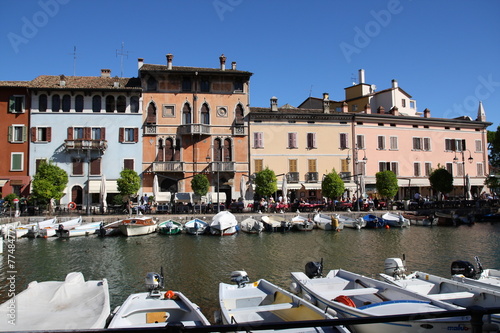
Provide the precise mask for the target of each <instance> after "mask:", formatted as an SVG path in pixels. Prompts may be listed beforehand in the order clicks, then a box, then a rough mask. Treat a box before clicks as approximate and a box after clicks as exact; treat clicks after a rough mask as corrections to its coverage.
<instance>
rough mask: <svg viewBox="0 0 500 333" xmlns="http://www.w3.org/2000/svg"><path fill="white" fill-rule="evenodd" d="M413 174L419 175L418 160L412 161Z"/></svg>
mask: <svg viewBox="0 0 500 333" xmlns="http://www.w3.org/2000/svg"><path fill="white" fill-rule="evenodd" d="M413 176H415V177H420V162H414V163H413Z"/></svg>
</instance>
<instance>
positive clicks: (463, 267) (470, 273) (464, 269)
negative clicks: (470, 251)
mask: <svg viewBox="0 0 500 333" xmlns="http://www.w3.org/2000/svg"><path fill="white" fill-rule="evenodd" d="M451 275H463V276H465V277H467V278H470V279H473V278H474V277H475V276H476V269H475V268H474V265H472V264H471V263H470V262H468V261H464V260H457V261H454V262H452V263H451Z"/></svg>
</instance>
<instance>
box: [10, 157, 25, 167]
mask: <svg viewBox="0 0 500 333" xmlns="http://www.w3.org/2000/svg"><path fill="white" fill-rule="evenodd" d="M23 163H24V154H23V153H11V154H10V171H23Z"/></svg>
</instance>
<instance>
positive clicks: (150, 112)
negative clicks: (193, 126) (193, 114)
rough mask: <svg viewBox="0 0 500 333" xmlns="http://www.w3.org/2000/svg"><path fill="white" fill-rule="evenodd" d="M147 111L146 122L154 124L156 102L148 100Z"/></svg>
mask: <svg viewBox="0 0 500 333" xmlns="http://www.w3.org/2000/svg"><path fill="white" fill-rule="evenodd" d="M147 111H148V113H147V115H146V123H148V124H156V104H155V102H154V101H151V102H149V104H148V109H147ZM190 111H191V110H190Z"/></svg>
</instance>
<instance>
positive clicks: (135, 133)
mask: <svg viewBox="0 0 500 333" xmlns="http://www.w3.org/2000/svg"><path fill="white" fill-rule="evenodd" d="M118 136H119V138H118V141H119V142H122V143H123V142H139V129H138V128H124V127H121V128H120V130H119V133H118Z"/></svg>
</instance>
